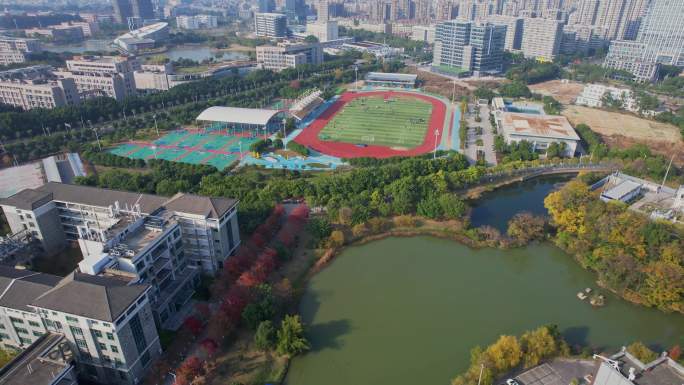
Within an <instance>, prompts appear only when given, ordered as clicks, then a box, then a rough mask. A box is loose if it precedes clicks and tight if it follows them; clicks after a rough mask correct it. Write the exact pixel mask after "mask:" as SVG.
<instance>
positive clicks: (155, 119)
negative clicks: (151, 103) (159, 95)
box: [152, 114, 159, 138]
mask: <svg viewBox="0 0 684 385" xmlns="http://www.w3.org/2000/svg"><path fill="white" fill-rule="evenodd" d="M152 119H154V130H155V131H157V138H158V137H159V128H157V114H153V115H152Z"/></svg>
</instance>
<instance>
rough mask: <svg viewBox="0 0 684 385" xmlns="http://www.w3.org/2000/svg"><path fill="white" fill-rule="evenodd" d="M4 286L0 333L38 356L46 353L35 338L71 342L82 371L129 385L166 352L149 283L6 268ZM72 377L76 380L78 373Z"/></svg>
mask: <svg viewBox="0 0 684 385" xmlns="http://www.w3.org/2000/svg"><path fill="white" fill-rule="evenodd" d="M0 287H1V288H2V294H0V339H1V340H2V341H1V342H2V344H3V345H4V346H5V347H7V348H15V349H22V350H23V349H27V348H29V347H31V349H30V352H29V353H28V354H29V355H31V354H36V353H42V351H37V350H36V348H35V346H31V345H32V344H34V343H35V344H42V343H44V341H45V340H46V339H47V340H52V341H54V343H57V341H59V340H64V341H66V343H67V345H68V347H69V349H68V350H69V351H70V352H71V353H72V354H73V359H74V360H75V361H76V363H77V371H78V372H80V374H81V376H82V377H84V378H87V379H89V380H91V381H96V382H98V383H102V384H122V385H123V384H125V385H128V384H131V385H132V384H136V383H138V382H139V381H140V380H141V379H142V377H143V375H144V373H145V371H146V370H147V369H148V368H149V367H150V365H151V364H152V362H153V361H154V360H155V359H156V358H157V357H158V356H159V354H161V345H160V343H159V336H158V334H157V329H156V326H155V323H154V317H153V314H152V309H151V306H150V301H149V298H148V296H149V291H150V287H149V286H148V285H143V284H136V283H131V282H127V281H125V280H120V279H117V278H112V277H101V276H92V275H88V274H83V273H79V272H72V273H71V274H69V275H67V276H66V277H57V276H52V275H49V274H43V273H36V272H33V271H29V270H17V269H13V268H9V267H4V266H3V267H0ZM61 350H62V351H63V352H64V349H61ZM62 358H64V357H62ZM37 369H38V368H37ZM54 369H55V368H53V372H51V373H52V374H54ZM59 369H61V370H62V371H65V369H68V368H67V367H66V366H64V365H60V368H59ZM66 373H68V371H66ZM66 373H64V374H66ZM30 374H32V371H31V370H29V371H28V372H27V373H26V375H30ZM10 378H11V377H10ZM65 378H67V377H65ZM67 379H68V380H70V381H73V376H70V377H68V378H67ZM59 383H60V384H62V382H59ZM64 383H69V381H66V382H64ZM71 383H73V382H71Z"/></svg>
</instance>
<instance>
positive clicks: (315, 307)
mask: <svg viewBox="0 0 684 385" xmlns="http://www.w3.org/2000/svg"><path fill="white" fill-rule="evenodd" d="M594 279H595V278H594V276H593V274H591V273H589V272H587V271H584V270H582V269H581V268H580V267H579V265H578V264H577V263H575V262H574V261H573V260H572V258H570V257H569V256H567V255H566V254H564V253H563V252H562V251H560V250H559V249H556V248H555V247H553V246H552V245H549V244H544V245H534V246H530V247H527V248H525V249H518V250H508V251H501V250H493V249H483V250H471V249H469V248H467V247H465V246H462V245H460V244H458V243H455V242H452V241H448V240H440V239H434V238H427V237H416V238H391V239H386V240H382V241H378V242H374V243H370V244H368V245H364V246H358V247H352V248H349V249H347V250H346V251H344V252H343V253H342V254H341V255H340V256H338V257H337V259H336V260H335V261H334V262H333V263H332V264H331V265H330V266H329V267H328V268H326V269H325V270H323V271H322V272H321V273H319V274H318V275H316V276H315V277H314V278H313V279H312V280H311V282H310V285H309V288H308V289H307V291H306V293H305V294H304V297H303V299H302V303H301V308H300V310H301V313H302V316H303V319H304V321H305V322H306V323H307V324H308V325H309V327H308V330H309V331H308V336H309V338H310V341H311V345H312V350H311V351H310V352H309V353H307V354H305V355H304V356H301V357H298V358H296V359H295V360H293V363H292V367H291V369H290V372H289V375H288V380H287V384H288V385H351V384H353V385H371V384H372V385H378V384H382V385H384V384H388V385H389V384H392V385H417V384H420V385H423V384H425V385H428V384H445V385H446V384H448V383H449V380H450V379H451V378H452V377H453V376H454V375H456V374H457V373H459V372H461V371H462V370H463V369H464V368H466V367H467V364H468V361H469V350H470V349H471V348H472V347H473V346H475V345H478V344H485V345H486V344H488V343H490V342H492V341H494V340H495V339H496V338H497V337H498V336H499V335H500V334H503V333H508V334H519V333H521V332H523V331H525V330H529V329H532V328H536V327H538V326H540V325H543V324H548V323H554V324H557V325H559V327H560V328H561V330H562V331H563V333H564V334H565V336H566V338H567V339H568V340H569V341H570V342H571V343H580V344H587V345H591V346H594V347H606V348H619V347H620V346H622V345H625V344H628V343H631V342H632V341H634V340H641V341H643V342H645V343H647V344H651V345H655V346H671V345H673V344H676V343H679V344H684V317H682V316H681V315H675V314H669V315H668V314H663V313H660V312H658V311H656V310H652V309H646V308H643V307H638V306H635V305H631V304H629V303H627V302H625V301H623V300H620V299H619V298H617V297H615V296H613V295H607V306H606V307H604V308H600V309H594V308H592V307H591V306H590V305H589V304H588V303H586V302H582V301H580V300H578V299H577V297H576V293H577V292H578V291H579V290H581V289H583V288H585V287H596V285H595V283H594Z"/></svg>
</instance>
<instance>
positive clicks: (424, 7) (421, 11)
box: [414, 0, 432, 23]
mask: <svg viewBox="0 0 684 385" xmlns="http://www.w3.org/2000/svg"><path fill="white" fill-rule="evenodd" d="M414 4H415V12H414V18H415V19H416V20H417V21H418V22H421V23H426V22H428V21H430V5H431V4H432V2H431V1H429V0H416V1H415V2H414Z"/></svg>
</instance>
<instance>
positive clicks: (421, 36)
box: [410, 25, 435, 44]
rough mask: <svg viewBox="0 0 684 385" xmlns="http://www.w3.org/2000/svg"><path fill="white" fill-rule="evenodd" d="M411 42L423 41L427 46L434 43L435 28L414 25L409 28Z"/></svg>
mask: <svg viewBox="0 0 684 385" xmlns="http://www.w3.org/2000/svg"><path fill="white" fill-rule="evenodd" d="M410 38H411V40H416V41H424V42H426V43H429V44H433V43H434V42H435V27H434V26H422V25H415V26H413V27H412V28H411V37H410Z"/></svg>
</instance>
